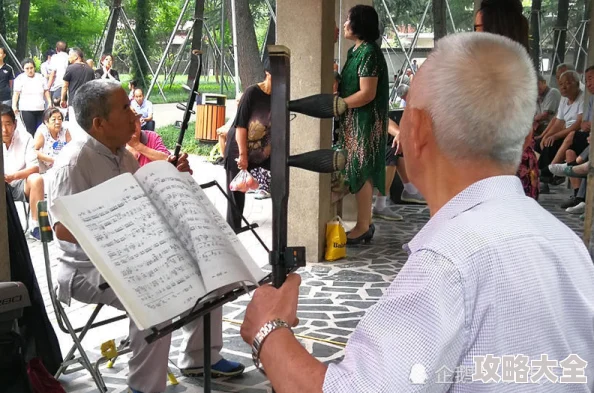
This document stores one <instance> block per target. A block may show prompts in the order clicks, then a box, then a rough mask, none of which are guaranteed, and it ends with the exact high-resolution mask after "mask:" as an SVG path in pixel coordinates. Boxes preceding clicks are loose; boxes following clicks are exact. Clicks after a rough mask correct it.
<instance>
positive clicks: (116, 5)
mask: <svg viewBox="0 0 594 393" xmlns="http://www.w3.org/2000/svg"><path fill="white" fill-rule="evenodd" d="M121 7H122V0H113V4H112V9H113V13H112V15H111V20H110V21H109V26H108V28H107V36H106V37H105V43H104V44H103V49H102V50H101V52H102V53H111V52H113V42H114V40H115V35H116V30H117V29H118V20H119V18H120V10H121Z"/></svg>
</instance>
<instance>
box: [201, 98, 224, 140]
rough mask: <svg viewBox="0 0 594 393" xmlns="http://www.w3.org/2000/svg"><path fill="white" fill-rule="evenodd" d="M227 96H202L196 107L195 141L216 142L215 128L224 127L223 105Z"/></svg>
mask: <svg viewBox="0 0 594 393" xmlns="http://www.w3.org/2000/svg"><path fill="white" fill-rule="evenodd" d="M226 102H227V96H225V95H222V94H208V93H206V94H204V93H203V94H202V100H201V102H200V104H198V105H196V135H195V137H196V139H198V140H200V141H208V142H216V141H217V140H218V137H217V128H219V127H221V126H223V125H225V109H226V107H225V104H226Z"/></svg>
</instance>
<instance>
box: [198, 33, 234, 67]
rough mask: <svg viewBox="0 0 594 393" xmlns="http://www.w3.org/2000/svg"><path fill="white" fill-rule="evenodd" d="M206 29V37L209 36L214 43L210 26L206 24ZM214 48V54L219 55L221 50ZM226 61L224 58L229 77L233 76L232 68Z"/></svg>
mask: <svg viewBox="0 0 594 393" xmlns="http://www.w3.org/2000/svg"><path fill="white" fill-rule="evenodd" d="M204 29H205V30H206V35H207V37H208V39H209V40H210V41H211V42H214V38H213V35H212V34H211V32H210V28H209V27H208V25H207V24H206V22H205V23H204ZM213 48H214V49H215V50H214V51H213V52H214V53H217V54H219V52H218V50H219V48H217V47H216V46H213ZM224 60H225V58H224V57H223V64H224V66H225V68H227V71H228V72H229V75H231V74H232V72H231V68H229V65H228V64H227V62H226V61H224ZM221 75H222V74H221Z"/></svg>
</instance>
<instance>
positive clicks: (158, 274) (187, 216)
mask: <svg viewBox="0 0 594 393" xmlns="http://www.w3.org/2000/svg"><path fill="white" fill-rule="evenodd" d="M52 213H53V214H54V215H55V216H56V218H57V219H58V220H59V221H60V222H61V223H62V224H63V225H64V226H65V227H66V228H68V230H69V231H70V232H71V233H72V234H73V235H74V237H75V238H76V239H77V240H78V242H79V244H80V246H81V247H82V248H83V250H84V251H85V252H86V254H87V255H88V256H89V258H90V260H91V262H92V263H93V265H95V267H96V268H97V270H99V273H101V275H102V276H103V278H104V279H105V281H107V283H108V284H109V285H110V286H111V288H112V289H113V290H114V291H115V293H116V295H117V296H118V298H119V299H120V301H121V302H122V304H123V305H124V307H125V308H126V311H128V314H129V315H130V317H131V318H132V319H133V320H134V322H135V323H136V325H138V327H139V328H140V329H147V328H150V327H152V326H155V325H157V324H160V323H162V322H165V321H169V320H171V319H172V318H174V317H176V316H178V315H181V314H183V313H184V312H186V311H188V310H190V309H191V308H192V307H193V306H194V305H195V304H196V302H197V301H199V300H201V299H204V298H205V297H206V298H209V297H214V296H216V295H220V294H222V293H225V292H227V291H229V290H231V289H234V288H236V287H240V286H242V285H243V284H245V283H246V282H247V283H252V284H257V283H258V282H259V281H260V280H261V279H263V278H264V277H265V275H266V274H265V272H264V271H263V270H261V269H260V268H259V267H258V265H256V263H255V262H254V260H253V259H252V258H251V257H250V255H249V253H248V252H247V250H246V249H245V248H244V247H243V245H242V244H241V242H240V241H239V239H238V237H237V235H236V234H235V232H234V231H233V230H232V229H231V227H230V226H229V225H228V224H227V223H226V221H225V220H224V219H223V217H222V216H221V215H220V214H219V212H218V211H217V210H216V208H215V207H214V205H213V204H212V203H211V202H210V200H209V199H208V197H207V196H206V194H205V193H204V191H203V190H202V188H200V186H199V185H198V184H197V183H196V181H194V179H193V178H192V176H191V175H190V174H189V173H180V172H179V171H177V169H176V168H175V167H174V166H173V165H171V164H170V163H168V162H166V161H155V162H152V163H150V164H148V165H145V166H144V167H142V168H140V169H139V170H138V171H137V172H136V173H135V174H133V175H132V174H130V173H125V174H122V175H119V176H117V177H115V178H113V179H110V180H108V181H106V182H104V183H102V184H100V185H98V186H96V187H93V188H91V189H89V190H87V191H83V192H81V193H78V194H75V195H69V196H64V197H60V198H58V199H56V201H55V202H54V205H53V206H52Z"/></svg>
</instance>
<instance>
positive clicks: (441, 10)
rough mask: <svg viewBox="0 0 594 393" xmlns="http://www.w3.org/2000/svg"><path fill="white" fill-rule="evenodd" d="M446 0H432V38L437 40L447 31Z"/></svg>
mask: <svg viewBox="0 0 594 393" xmlns="http://www.w3.org/2000/svg"><path fill="white" fill-rule="evenodd" d="M445 2H446V0H433V40H434V41H435V42H437V40H439V39H440V38H442V37H445V36H446V34H447V33H448V26H447V19H446V4H445Z"/></svg>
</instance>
